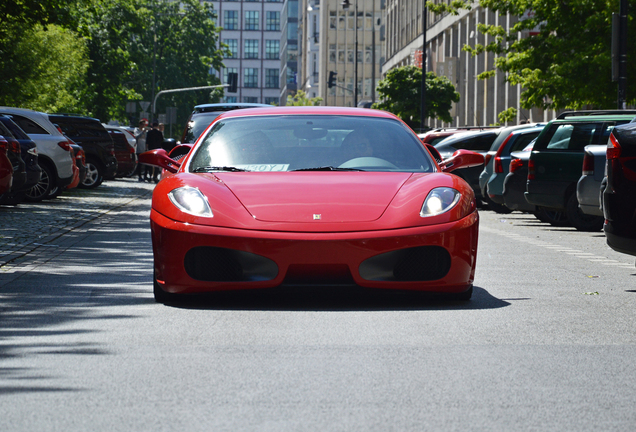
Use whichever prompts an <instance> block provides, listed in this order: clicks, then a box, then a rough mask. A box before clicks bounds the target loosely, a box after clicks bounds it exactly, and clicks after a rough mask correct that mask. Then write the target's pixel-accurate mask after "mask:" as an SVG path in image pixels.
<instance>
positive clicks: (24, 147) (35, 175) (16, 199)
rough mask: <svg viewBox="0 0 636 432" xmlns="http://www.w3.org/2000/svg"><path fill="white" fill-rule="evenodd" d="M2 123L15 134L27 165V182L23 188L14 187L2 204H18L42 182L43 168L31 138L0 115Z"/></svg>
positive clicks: (7, 118) (9, 119)
mask: <svg viewBox="0 0 636 432" xmlns="http://www.w3.org/2000/svg"><path fill="white" fill-rule="evenodd" d="M0 122H2V124H4V126H5V127H6V128H7V129H8V130H9V131H10V132H11V133H12V134H13V136H14V137H15V138H16V139H17V140H18V143H19V144H20V156H21V157H22V160H23V161H24V165H25V181H24V183H23V184H22V186H21V187H17V186H16V185H14V187H13V188H12V189H11V191H10V192H7V193H6V194H5V195H4V196H3V197H2V200H1V202H2V203H3V204H14V205H15V204H18V203H20V202H22V201H23V200H24V199H25V197H26V191H27V190H29V189H31V188H33V187H34V186H35V185H37V184H38V183H39V181H40V176H41V175H42V168H40V165H39V164H38V149H37V146H36V144H35V142H33V140H32V139H31V138H29V136H28V135H27V134H26V133H25V132H24V131H23V130H22V129H21V128H20V126H18V125H17V124H16V123H15V122H13V120H11V118H10V117H8V116H3V115H0Z"/></svg>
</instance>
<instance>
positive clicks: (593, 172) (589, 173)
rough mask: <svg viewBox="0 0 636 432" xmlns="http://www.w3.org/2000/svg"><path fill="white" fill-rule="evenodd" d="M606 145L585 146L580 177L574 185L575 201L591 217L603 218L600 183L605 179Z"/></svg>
mask: <svg viewBox="0 0 636 432" xmlns="http://www.w3.org/2000/svg"><path fill="white" fill-rule="evenodd" d="M606 153H607V144H606V145H600V144H599V145H589V146H585V153H584V155H583V167H582V169H581V177H580V178H579V181H578V182H577V183H576V199H577V200H578V202H579V207H580V208H581V211H582V212H583V213H585V214H588V215H592V216H603V209H602V208H601V192H600V191H601V183H602V182H603V178H605V162H606V160H607V158H606V157H605V154H606Z"/></svg>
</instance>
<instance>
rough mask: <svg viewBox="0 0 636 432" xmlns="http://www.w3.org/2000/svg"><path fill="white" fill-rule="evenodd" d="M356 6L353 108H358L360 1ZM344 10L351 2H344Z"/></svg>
mask: <svg viewBox="0 0 636 432" xmlns="http://www.w3.org/2000/svg"><path fill="white" fill-rule="evenodd" d="M355 2H356V3H355V6H354V14H355V16H354V17H353V31H354V32H355V33H354V41H355V42H354V43H355V52H354V53H353V76H354V77H353V106H354V107H357V106H358V0H355ZM341 4H342V8H343V9H344V10H348V9H349V7H350V6H351V2H350V1H349V0H343V1H342V3H341Z"/></svg>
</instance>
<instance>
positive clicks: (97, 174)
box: [78, 160, 104, 189]
mask: <svg viewBox="0 0 636 432" xmlns="http://www.w3.org/2000/svg"><path fill="white" fill-rule="evenodd" d="M103 181H104V169H103V168H102V166H101V165H100V164H98V163H95V161H92V160H87V161H86V178H85V179H84V181H83V182H82V183H80V184H79V185H78V186H79V187H81V188H82V189H95V188H96V187H97V186H99V185H100V184H102V182H103Z"/></svg>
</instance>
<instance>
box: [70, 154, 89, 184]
mask: <svg viewBox="0 0 636 432" xmlns="http://www.w3.org/2000/svg"><path fill="white" fill-rule="evenodd" d="M71 147H72V148H73V157H74V160H75V166H76V167H77V169H78V173H79V181H78V184H77V185H76V186H79V185H80V184H81V183H83V182H84V180H86V175H87V174H88V168H87V167H86V153H84V149H83V148H82V146H81V145H79V144H75V143H72V144H71ZM67 188H69V189H72V187H70V185H69V186H67Z"/></svg>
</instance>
